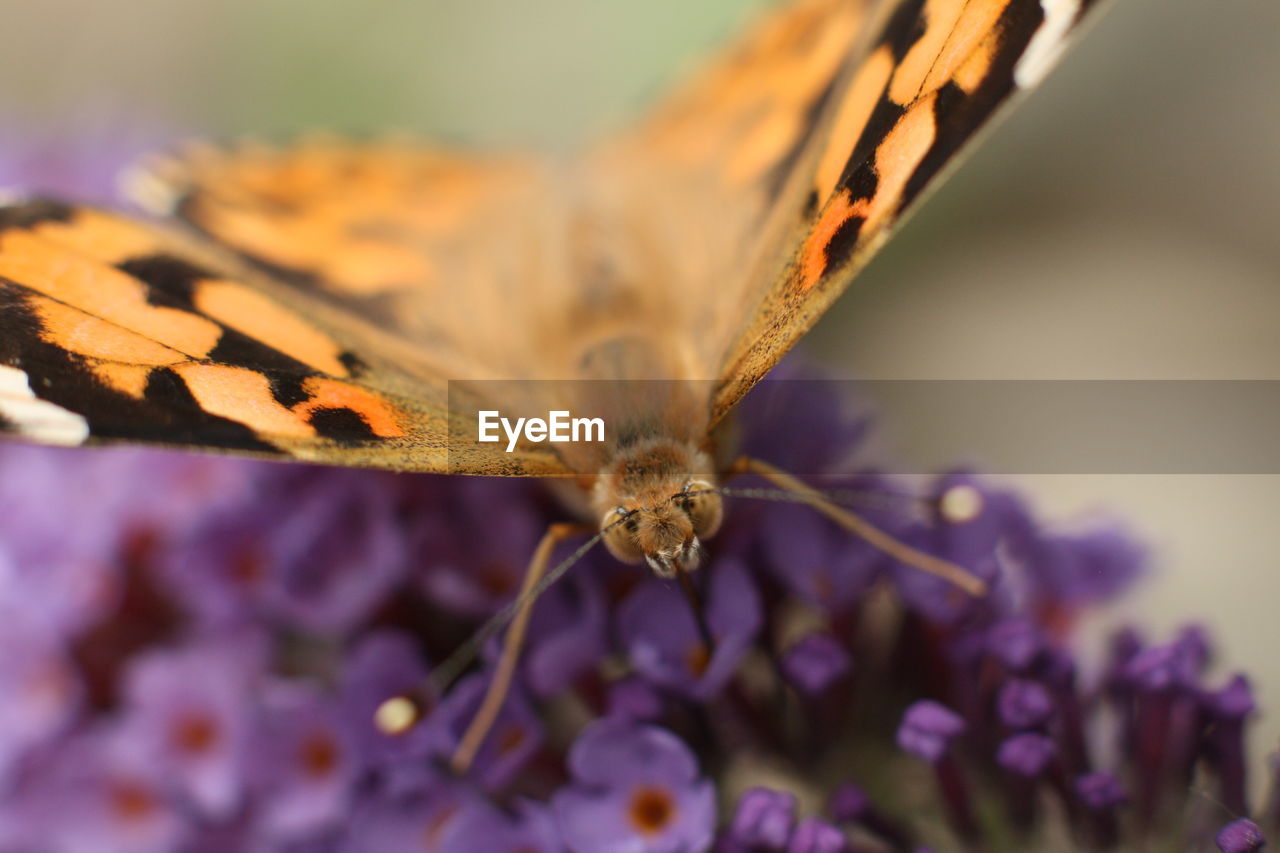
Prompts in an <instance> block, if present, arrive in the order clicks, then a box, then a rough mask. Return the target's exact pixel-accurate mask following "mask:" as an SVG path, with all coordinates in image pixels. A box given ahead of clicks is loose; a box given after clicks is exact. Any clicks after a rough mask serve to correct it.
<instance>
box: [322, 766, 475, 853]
mask: <svg viewBox="0 0 1280 853" xmlns="http://www.w3.org/2000/svg"><path fill="white" fill-rule="evenodd" d="M478 801H479V800H478V797H477V796H476V794H475V793H474V792H472V791H471V790H469V789H468V788H467V787H466V786H465V785H464V784H463V783H461V782H459V781H458V780H456V779H454V778H453V777H451V776H447V775H444V774H442V773H440V772H438V771H435V770H432V769H429V768H427V767H424V766H421V765H411V766H406V767H404V768H402V769H400V770H399V771H397V772H395V773H393V774H391V775H390V776H388V777H386V778H384V779H382V780H381V783H380V784H379V785H378V786H377V787H376V788H375V789H373V790H371V791H367V792H366V793H364V795H363V796H362V797H361V798H360V800H359V801H358V802H357V803H356V806H355V808H354V809H353V811H352V813H351V816H350V818H349V819H348V821H347V828H346V831H345V832H344V833H343V834H342V836H341V838H340V839H339V841H338V843H337V845H336V849H337V850H338V851H339V853H387V852H388V851H399V850H414V851H418V850H421V851H424V853H441V851H442V850H443V849H444V846H445V844H447V843H448V842H449V837H450V834H451V833H452V832H453V831H454V830H455V828H456V826H457V822H458V818H459V817H460V816H461V815H462V814H464V813H465V811H466V810H467V809H468V808H469V807H471V806H472V805H474V804H475V803H477V802H478Z"/></svg>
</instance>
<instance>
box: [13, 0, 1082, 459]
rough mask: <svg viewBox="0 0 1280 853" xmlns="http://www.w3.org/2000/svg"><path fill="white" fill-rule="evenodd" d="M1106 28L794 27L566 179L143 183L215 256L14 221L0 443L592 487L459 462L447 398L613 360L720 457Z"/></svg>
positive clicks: (859, 6) (1001, 15) (53, 214)
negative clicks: (191, 452)
mask: <svg viewBox="0 0 1280 853" xmlns="http://www.w3.org/2000/svg"><path fill="white" fill-rule="evenodd" d="M1095 5H1096V4H1095V2H1094V0H791V2H789V3H785V4H783V5H781V6H780V7H779V8H778V9H777V10H775V11H774V12H773V13H772V14H771V15H769V16H766V17H765V18H764V19H763V20H762V22H761V23H760V24H759V25H758V26H756V27H755V28H753V29H751V30H749V31H748V32H747V34H746V35H745V36H744V37H743V38H742V39H740V40H739V41H738V42H737V43H735V44H734V45H731V46H730V47H729V48H728V49H727V50H726V51H725V52H724V53H723V55H722V56H721V57H719V58H718V59H717V60H716V61H715V62H713V63H711V64H710V65H709V66H707V67H706V69H705V70H704V72H703V73H702V74H700V75H697V76H695V77H694V78H692V80H691V82H690V83H688V84H686V85H684V86H681V87H678V88H677V91H676V93H675V94H674V95H673V96H672V97H670V98H669V99H668V100H667V101H666V102H664V103H663V104H660V105H659V106H658V107H657V108H656V109H655V110H654V111H653V112H652V113H651V114H650V116H649V118H647V119H646V120H644V121H642V122H640V123H639V124H638V125H637V126H636V127H634V128H633V129H631V130H629V131H627V132H625V133H623V134H620V135H619V136H617V137H615V138H613V139H611V140H608V141H606V142H605V143H604V144H602V145H599V146H596V147H594V148H592V149H590V150H588V151H587V152H586V153H585V156H584V157H582V158H581V160H580V161H579V162H577V163H574V164H568V165H565V164H552V163H546V162H542V161H539V160H537V159H536V158H532V157H525V156H497V155H487V154H486V155H480V154H470V153H466V152H457V151H449V150H445V149H442V148H439V147H436V146H431V145H423V144H419V143H414V142H407V141H403V140H384V141H373V142H366V143H358V142H348V141H344V140H337V139H331V138H327V137H310V138H307V139H304V140H301V141H299V142H298V143H295V144H293V145H287V146H282V147H271V146H263V145H256V144H243V145H238V146H232V147H229V148H225V149H219V148H215V147H211V146H197V147H194V148H189V149H187V150H186V151H185V152H180V153H178V154H175V155H173V156H169V157H164V158H160V159H159V160H157V161H156V162H154V163H153V164H152V166H151V167H150V169H148V170H142V171H139V172H138V174H137V175H136V176H135V180H134V187H135V196H136V197H137V198H139V199H140V200H141V201H143V202H144V203H146V204H147V205H149V206H150V208H151V209H152V210H153V211H154V212H160V213H163V214H166V215H169V216H171V217H172V219H173V220H175V221H180V222H183V223H185V224H186V225H187V226H189V227H191V226H193V227H194V230H196V231H198V232H199V235H200V236H198V237H196V236H180V235H178V234H176V233H175V232H172V231H170V230H166V228H165V227H160V226H155V225H150V224H146V223H143V222H141V221H138V220H134V219H131V218H129V217H125V216H121V215H117V214H112V213H108V212H104V211H99V210H93V209H89V208H84V207H77V206H69V205H65V204H61V203H58V202H56V201H29V202H26V203H22V204H18V205H14V206H10V207H4V208H0V432H7V433H10V434H16V435H19V436H22V437H25V438H29V439H32V440H37V441H44V442H48V443H59V444H83V443H96V442H104V441H141V442H150V443H156V444H162V445H170V446H187V447H195V448H204V449H209V450H216V451H223V452H236V453H247V454H258V455H267V456H283V457H291V458H298V459H304V460H308V461H318V462H326V463H332V464H342V465H359V466H370V467H381V468H392V469H397V470H414V471H453V472H461V473H475V474H497V475H573V474H591V473H594V472H591V471H578V470H576V469H575V468H574V466H573V465H572V464H570V463H568V462H566V461H565V460H563V459H561V458H560V456H559V455H558V454H557V453H555V452H552V451H549V450H547V449H546V448H545V447H542V448H537V447H522V448H520V449H518V450H517V451H516V452H514V453H505V452H503V450H502V449H500V448H498V447H496V446H492V445H485V446H479V445H473V446H471V447H469V448H467V449H465V450H457V451H456V452H455V453H454V455H453V456H452V458H450V455H449V450H450V448H449V435H450V433H451V429H452V430H454V431H455V432H456V431H457V430H458V429H466V428H468V424H466V423H463V422H462V421H463V420H465V418H464V417H463V416H462V415H461V414H460V412H459V411H458V410H455V408H456V407H450V405H449V390H448V389H449V381H450V380H454V379H468V380H470V379H486V378H498V379H512V378H516V379H528V378H555V379H563V378H575V377H573V376H569V377H566V376H564V375H562V374H563V372H564V369H565V368H566V367H567V368H568V369H569V370H570V371H572V370H578V371H581V370H582V369H583V368H582V364H583V354H584V353H585V354H588V355H590V354H592V353H600V352H662V353H668V354H671V359H670V361H671V364H673V365H676V366H677V367H678V370H677V372H678V373H679V374H680V375H676V376H671V377H665V376H664V377H662V378H672V379H678V380H712V381H713V382H714V383H715V387H716V391H715V393H714V394H713V395H711V399H709V400H707V401H706V406H705V408H701V409H699V412H700V413H703V412H705V415H706V417H705V418H702V417H700V416H699V417H698V421H699V423H698V425H697V426H698V429H702V428H703V427H704V426H705V427H706V428H707V429H710V428H711V427H713V426H714V425H715V424H716V423H717V422H719V421H720V420H721V419H722V418H723V417H724V416H725V415H726V414H727V413H728V412H729V411H730V410H731V409H732V407H733V405H734V404H735V403H736V402H737V401H738V399H740V398H741V396H742V395H743V394H745V393H746V391H747V390H749V389H750V388H751V386H752V385H753V384H754V383H755V382H756V381H758V380H759V379H760V378H761V377H762V376H764V374H765V373H767V372H768V370H769V369H770V368H772V367H773V365H774V364H776V363H777V361H778V360H779V359H780V358H781V357H782V355H783V354H784V353H785V352H786V351H787V350H788V349H789V348H790V347H791V346H792V345H793V344H794V343H795V342H796V341H797V340H798V339H799V338H800V336H802V335H803V334H804V333H805V332H806V331H807V330H808V329H809V328H810V327H811V326H812V325H813V323H814V322H816V320H817V319H818V317H819V316H820V315H821V313H822V312H823V311H824V310H826V308H827V307H828V306H829V305H830V304H831V302H832V301H833V300H834V299H835V298H836V297H837V296H838V295H839V294H840V292H841V291H842V290H843V289H844V288H845V287H846V286H848V284H849V283H850V282H851V281H852V279H853V278H854V276H856V274H857V273H858V271H859V270H860V269H861V268H862V267H863V266H865V265H866V263H867V262H868V261H869V260H870V258H871V257H872V255H873V254H874V253H875V252H876V250H877V249H878V248H879V247H880V246H881V245H882V244H883V243H884V241H885V240H886V239H887V238H888V236H889V234H890V233H891V231H892V229H893V227H894V226H895V225H896V224H897V223H898V222H899V221H900V220H901V218H902V217H903V216H904V215H905V214H906V212H907V211H908V210H909V209H910V208H911V206H912V205H913V204H915V203H916V202H917V201H918V200H919V199H920V197H921V196H922V195H923V194H924V193H925V192H926V191H927V190H928V189H929V188H930V187H931V186H933V185H934V184H935V183H936V182H937V179H938V178H939V176H940V175H941V174H942V173H943V171H944V170H945V169H946V168H948V167H949V166H952V165H953V164H954V163H955V162H956V160H957V157H958V155H960V154H961V153H962V149H963V148H964V147H965V145H966V144H967V143H969V142H970V141H971V140H972V139H973V138H974V136H975V135H976V134H977V133H978V132H979V131H980V130H981V129H982V128H983V127H984V126H985V125H986V124H987V123H988V122H989V120H990V119H991V118H992V117H993V116H994V115H995V114H997V113H998V112H999V111H1000V109H1001V108H1002V107H1004V106H1006V105H1007V104H1009V103H1011V102H1012V100H1013V99H1014V98H1015V97H1016V96H1017V95H1018V93H1019V92H1022V91H1025V90H1027V89H1029V88H1031V87H1033V86H1034V85H1035V84H1036V83H1038V82H1039V80H1040V79H1041V78H1042V77H1043V76H1044V74H1045V73H1046V72H1047V70H1048V69H1049V68H1050V67H1051V66H1052V64H1053V62H1054V60H1056V58H1057V57H1058V56H1059V55H1060V53H1061V52H1062V49H1063V47H1064V45H1065V44H1066V42H1067V40H1068V37H1069V36H1070V35H1071V34H1072V33H1073V32H1074V31H1075V30H1076V29H1077V28H1078V27H1079V25H1080V23H1081V22H1082V21H1083V20H1084V19H1085V18H1086V16H1087V15H1088V13H1089V12H1090V11H1091V9H1092V8H1093V7H1094V6H1095ZM579 338H580V339H581V340H577V342H576V343H575V340H576V339H579ZM587 361H590V359H587ZM632 367H635V365H632ZM517 374H519V375H517ZM576 378H583V377H582V376H578V377H576ZM590 378H595V379H598V378H601V377H599V376H595V375H594V374H593V375H592V376H591V377H590ZM486 403H487V404H489V403H491V404H492V407H494V408H502V403H503V401H486Z"/></svg>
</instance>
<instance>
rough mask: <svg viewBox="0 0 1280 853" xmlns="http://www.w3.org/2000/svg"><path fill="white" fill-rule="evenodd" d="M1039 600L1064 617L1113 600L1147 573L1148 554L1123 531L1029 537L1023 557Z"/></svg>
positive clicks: (1044, 534) (1040, 533)
mask: <svg viewBox="0 0 1280 853" xmlns="http://www.w3.org/2000/svg"><path fill="white" fill-rule="evenodd" d="M1018 556H1019V557H1020V559H1021V562H1022V563H1023V565H1025V566H1026V569H1027V573H1028V578H1029V579H1030V581H1031V583H1032V585H1033V589H1034V591H1035V593H1036V595H1037V597H1038V598H1039V599H1040V600H1041V601H1042V602H1044V603H1048V604H1051V605H1052V606H1053V607H1055V608H1056V609H1058V610H1059V611H1065V610H1068V609H1072V610H1074V609H1077V608H1079V607H1081V606H1083V605H1087V604H1094V603H1102V602H1106V601H1110V600H1112V599H1114V598H1115V597H1116V596H1117V595H1119V594H1120V593H1121V592H1123V591H1125V590H1126V589H1128V588H1129V587H1130V586H1131V585H1132V584H1133V582H1134V581H1135V580H1136V579H1137V578H1138V577H1140V576H1141V575H1142V573H1143V571H1144V570H1145V568H1146V552H1145V550H1143V549H1142V548H1141V547H1140V546H1138V544H1137V543H1136V542H1134V540H1133V538H1132V537H1130V536H1129V535H1128V534H1127V533H1124V532H1123V531H1121V530H1117V529H1111V530H1097V531H1093V532H1089V533H1084V534H1046V533H1043V532H1037V533H1036V535H1035V536H1034V537H1029V538H1028V539H1027V540H1026V541H1025V542H1024V544H1023V547H1022V549H1021V550H1020V551H1019V552H1018Z"/></svg>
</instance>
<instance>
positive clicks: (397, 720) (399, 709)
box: [374, 525, 609, 735]
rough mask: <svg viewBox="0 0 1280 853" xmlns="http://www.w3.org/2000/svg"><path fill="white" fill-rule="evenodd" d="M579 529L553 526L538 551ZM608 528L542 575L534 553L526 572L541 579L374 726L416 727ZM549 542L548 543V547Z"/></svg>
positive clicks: (380, 712) (386, 708) (389, 705)
mask: <svg viewBox="0 0 1280 853" xmlns="http://www.w3.org/2000/svg"><path fill="white" fill-rule="evenodd" d="M580 529H581V528H579V527H578V526H577V525H556V526H553V527H552V528H551V529H550V530H549V531H548V532H547V535H546V536H544V537H543V543H540V544H539V548H538V552H542V551H544V550H545V551H546V552H547V553H548V554H549V553H550V549H551V547H553V546H554V545H555V544H556V543H557V542H559V541H560V540H561V539H563V538H565V537H566V536H568V535H572V534H573V533H576V532H579V530H580ZM608 529H609V528H605V530H601V531H599V532H597V533H595V534H594V535H592V536H591V537H590V538H588V539H587V540H586V541H585V542H583V543H582V544H581V545H579V546H578V547H577V548H576V549H574V551H573V553H571V554H570V555H569V556H567V557H565V558H564V559H563V560H561V561H560V562H559V563H557V564H556V565H555V566H553V567H552V568H551V570H550V571H548V572H546V573H545V574H541V573H538V572H537V570H536V565H537V563H538V558H539V556H540V553H538V552H535V556H534V560H533V561H532V562H531V564H530V568H529V573H530V574H531V575H533V574H541V576H540V577H536V579H534V580H533V582H532V584H531V585H529V586H527V587H526V588H525V589H524V590H522V591H521V593H520V595H518V596H517V597H516V598H515V599H514V600H513V601H511V602H510V603H508V604H507V605H506V606H505V607H503V608H502V609H501V610H499V611H498V612H497V613H495V614H493V615H492V616H490V617H489V618H488V619H487V620H485V622H484V624H483V625H481V626H480V627H479V628H477V629H476V630H475V631H474V632H473V633H472V634H471V636H469V637H468V638H467V639H466V640H465V641H464V642H463V643H462V644H461V645H459V646H458V647H457V648H455V649H454V650H453V651H452V652H451V653H450V654H449V656H448V657H447V658H445V659H444V661H443V662H442V663H441V664H440V665H439V666H437V667H436V668H435V669H434V670H432V672H431V674H430V675H429V676H427V677H426V678H425V679H423V681H422V682H421V683H420V684H419V685H418V686H417V687H415V688H413V689H411V690H408V691H405V692H404V693H401V694H399V695H397V696H393V697H391V698H390V699H387V700H386V701H385V702H383V703H382V704H381V705H379V706H378V709H377V711H376V712H375V713H374V723H375V724H376V725H377V727H378V729H379V730H380V731H382V732H383V733H384V734H388V735H400V734H404V733H405V732H406V731H408V730H409V729H411V728H412V727H413V726H415V725H417V723H418V722H419V721H421V719H422V718H423V717H424V716H426V712H427V710H428V709H429V708H430V707H431V705H432V704H433V703H434V701H435V699H436V698H437V697H439V696H441V695H442V694H443V693H444V692H445V690H446V689H448V687H449V686H450V685H451V684H453V682H454V681H455V680H457V678H458V676H460V675H462V673H463V672H465V671H466V669H467V668H468V667H469V666H470V665H471V664H472V662H473V661H474V660H475V659H476V657H477V656H478V655H479V654H480V650H481V649H483V648H484V644H485V643H487V642H488V641H489V638H490V637H493V636H494V635H495V634H497V633H498V632H499V631H501V630H502V629H503V628H504V627H506V626H507V625H508V624H509V623H511V622H512V620H514V619H516V618H517V617H518V616H519V615H520V614H521V612H522V611H527V610H529V609H531V608H532V607H533V604H534V602H535V601H537V599H538V597H539V596H541V595H542V594H543V593H544V592H546V591H547V590H548V589H549V588H550V587H551V586H552V584H554V583H555V582H556V581H558V580H560V578H562V577H564V574H565V572H567V571H569V569H571V568H572V567H573V565H574V564H575V563H577V562H578V561H579V560H581V559H582V558H583V557H585V556H586V555H587V552H588V551H590V550H591V549H592V548H593V547H595V545H596V544H597V543H598V542H599V541H600V540H601V539H602V538H603V537H604V534H605V533H606V532H607V531H608ZM548 541H549V543H550V544H547V543H548ZM522 627H523V626H522ZM521 634H523V631H521ZM504 692H505V691H504Z"/></svg>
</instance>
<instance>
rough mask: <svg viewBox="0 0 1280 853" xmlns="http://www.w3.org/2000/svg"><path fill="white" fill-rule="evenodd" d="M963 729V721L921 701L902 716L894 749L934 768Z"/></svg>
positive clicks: (942, 708) (934, 703)
mask: <svg viewBox="0 0 1280 853" xmlns="http://www.w3.org/2000/svg"><path fill="white" fill-rule="evenodd" d="M965 728H966V726H965V722H964V719H963V718H962V717H961V716H960V715H959V714H957V713H955V712H954V711H952V710H951V709H950V708H947V707H945V706H943V705H940V704H939V703H937V702H933V701H930V700H928V699H925V700H921V701H919V702H916V703H915V704H913V705H912V706H911V707H909V708H907V711H906V713H905V714H903V715H902V722H901V723H900V724H899V725H898V746H900V747H902V748H903V749H904V750H906V751H907V752H909V753H911V754H912V755H914V756H916V757H918V758H922V759H924V760H925V761H927V762H929V763H930V764H936V763H937V762H938V761H940V760H941V759H942V757H943V756H944V755H945V754H946V752H947V750H948V749H949V748H950V746H951V742H952V741H953V740H955V738H957V737H959V736H960V735H961V734H963V733H964V730H965Z"/></svg>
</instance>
